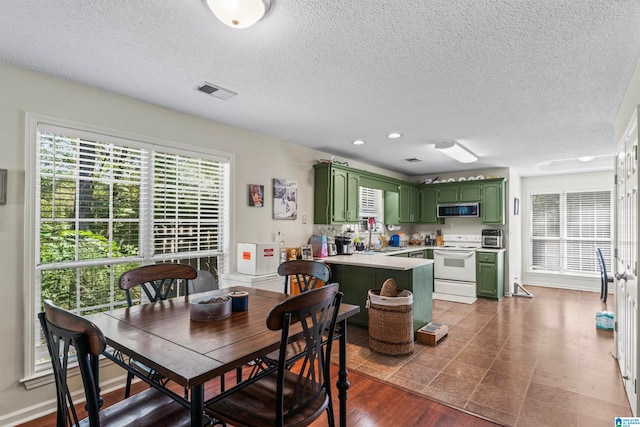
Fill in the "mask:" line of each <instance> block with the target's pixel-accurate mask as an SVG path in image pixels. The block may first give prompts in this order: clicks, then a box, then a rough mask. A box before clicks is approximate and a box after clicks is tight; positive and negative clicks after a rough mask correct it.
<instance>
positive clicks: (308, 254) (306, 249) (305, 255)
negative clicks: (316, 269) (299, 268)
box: [300, 245, 313, 261]
mask: <svg viewBox="0 0 640 427" xmlns="http://www.w3.org/2000/svg"><path fill="white" fill-rule="evenodd" d="M300 250H301V251H302V259H306V260H309V261H313V250H312V249H311V245H302V247H301V248H300Z"/></svg>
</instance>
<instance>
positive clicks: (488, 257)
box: [476, 251, 504, 300]
mask: <svg viewBox="0 0 640 427" xmlns="http://www.w3.org/2000/svg"><path fill="white" fill-rule="evenodd" d="M476 294H477V296H478V297H487V298H495V299H497V300H501V299H502V297H503V296H504V251H499V252H481V251H478V252H477V253H476Z"/></svg>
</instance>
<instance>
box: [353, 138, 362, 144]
mask: <svg viewBox="0 0 640 427" xmlns="http://www.w3.org/2000/svg"><path fill="white" fill-rule="evenodd" d="M352 144H353V145H363V144H365V142H364V141H363V140H361V139H356V140H355V141H353V142H352Z"/></svg>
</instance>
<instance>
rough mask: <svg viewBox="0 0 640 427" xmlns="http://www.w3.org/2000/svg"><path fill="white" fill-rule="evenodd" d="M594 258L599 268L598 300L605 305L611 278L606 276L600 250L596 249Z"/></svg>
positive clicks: (605, 268) (605, 267)
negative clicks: (596, 259)
mask: <svg viewBox="0 0 640 427" xmlns="http://www.w3.org/2000/svg"><path fill="white" fill-rule="evenodd" d="M596 257H597V258H598V265H599V266H600V300H601V301H602V302H604V303H606V302H607V295H608V294H609V283H613V277H608V275H607V266H606V265H605V263H604V257H603V256H602V251H601V250H600V248H596Z"/></svg>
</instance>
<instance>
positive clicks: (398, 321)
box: [367, 289, 413, 356]
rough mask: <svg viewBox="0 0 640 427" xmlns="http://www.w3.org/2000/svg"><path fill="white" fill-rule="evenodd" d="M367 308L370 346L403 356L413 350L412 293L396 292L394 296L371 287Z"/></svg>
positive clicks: (380, 351)
mask: <svg viewBox="0 0 640 427" xmlns="http://www.w3.org/2000/svg"><path fill="white" fill-rule="evenodd" d="M367 308H368V309H369V347H370V348H371V349H372V350H373V351H376V352H378V353H382V354H388V355H393V356H396V355H405V354H411V353H413V294H412V293H411V292H410V291H406V290H404V291H399V292H398V293H397V296H395V297H386V296H380V289H371V290H369V294H368V297H367Z"/></svg>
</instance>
